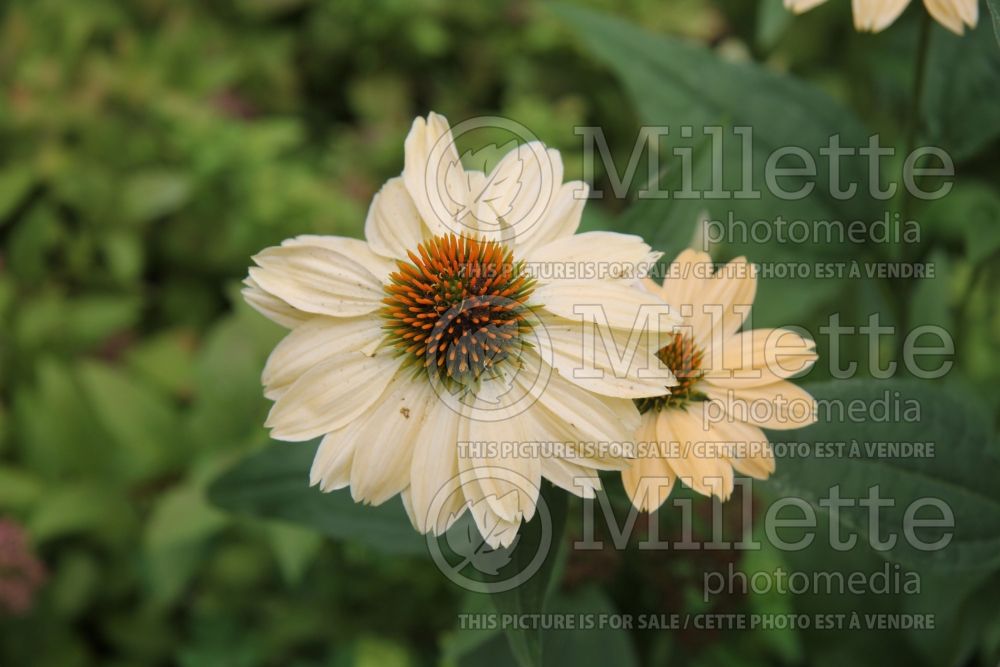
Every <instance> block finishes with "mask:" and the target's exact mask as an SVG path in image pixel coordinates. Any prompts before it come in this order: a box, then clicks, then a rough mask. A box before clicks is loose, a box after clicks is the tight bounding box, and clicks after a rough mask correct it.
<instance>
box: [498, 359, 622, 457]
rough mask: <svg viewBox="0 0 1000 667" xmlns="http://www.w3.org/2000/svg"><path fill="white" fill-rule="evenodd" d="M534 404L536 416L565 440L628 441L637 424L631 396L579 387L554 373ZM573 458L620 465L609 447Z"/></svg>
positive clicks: (576, 441)
mask: <svg viewBox="0 0 1000 667" xmlns="http://www.w3.org/2000/svg"><path fill="white" fill-rule="evenodd" d="M516 381H518V382H522V379H521V378H520V377H518V378H517V379H516ZM522 386H523V385H522ZM530 390H531V391H537V389H530ZM537 406H538V407H539V408H540V412H538V418H539V419H542V420H545V421H546V422H548V423H549V425H550V430H551V432H556V433H563V434H564V435H563V437H562V438H560V440H561V441H566V442H575V443H593V442H597V443H615V442H618V443H621V442H629V441H631V439H632V433H633V432H634V431H635V428H636V427H637V426H638V425H639V411H638V410H637V409H636V407H635V404H634V403H633V402H632V401H631V400H628V399H621V398H609V397H605V396H598V395H597V394H591V393H588V392H585V391H580V389H579V387H576V386H574V385H573V384H571V383H570V382H569V381H568V380H565V379H563V378H562V377H560V376H559V375H555V374H554V375H552V376H551V377H550V378H549V381H548V383H547V384H546V385H545V387H544V388H542V389H541V391H540V393H539V396H538V403H537ZM533 407H534V406H533ZM573 462H574V463H577V464H579V465H585V466H589V467H596V468H603V469H613V468H620V467H622V465H623V462H622V460H621V459H619V458H617V457H616V456H614V455H613V453H612V452H610V451H608V452H598V455H597V457H596V458H586V457H582V458H574V459H573Z"/></svg>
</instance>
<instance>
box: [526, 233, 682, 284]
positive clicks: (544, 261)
mask: <svg viewBox="0 0 1000 667" xmlns="http://www.w3.org/2000/svg"><path fill="white" fill-rule="evenodd" d="M661 255H662V253H659V252H653V251H652V250H651V249H650V247H649V244H647V243H646V242H644V241H643V240H642V238H641V237H638V236H634V235H632V234H619V233H617V232H585V233H583V234H576V235H574V236H568V237H564V238H561V239H558V240H555V241H552V242H550V243H547V244H545V245H543V246H540V247H538V248H535V249H534V250H532V251H531V252H529V253H528V254H527V255H525V261H526V262H527V264H528V265H529V269H531V270H536V271H537V275H538V278H539V280H540V281H542V282H549V280H548V279H547V278H546V276H547V275H553V274H555V275H560V274H559V273H557V272H560V271H561V275H562V276H566V275H567V272H568V271H569V270H579V269H580V268H583V269H584V270H587V271H593V272H595V273H594V274H593V277H597V278H600V279H602V280H605V279H608V280H614V279H624V280H636V279H638V278H641V277H644V276H645V275H646V274H647V273H648V272H649V270H650V269H652V267H653V265H654V264H655V262H656V260H658V259H659V258H660V256H661ZM535 265H544V266H535ZM586 277H591V276H586ZM556 280H558V278H557V279H556Z"/></svg>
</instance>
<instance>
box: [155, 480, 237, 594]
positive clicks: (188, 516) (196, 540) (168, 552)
mask: <svg viewBox="0 0 1000 667" xmlns="http://www.w3.org/2000/svg"><path fill="white" fill-rule="evenodd" d="M226 522H227V518H226V516H225V515H224V514H223V513H221V512H219V511H218V510H217V509H216V508H215V507H212V506H211V505H209V504H208V502H207V499H206V498H205V495H204V489H203V488H202V487H201V485H199V484H197V483H186V484H184V485H181V486H178V487H176V488H174V489H171V490H170V491H169V492H167V493H165V494H164V495H162V496H160V497H159V499H158V500H157V503H156V507H155V508H154V510H153V514H152V516H151V517H150V519H149V523H148V524H147V525H146V529H145V535H144V545H143V546H144V550H145V556H146V561H147V566H148V568H149V571H148V586H149V588H150V591H151V597H152V599H153V601H155V602H157V603H159V604H166V603H169V602H171V601H173V600H174V599H176V597H177V596H178V595H180V594H181V592H182V591H183V590H184V587H185V586H186V585H187V583H188V581H189V580H190V578H191V577H192V576H193V575H194V573H195V571H196V569H197V567H198V565H199V564H200V562H201V560H202V558H203V553H202V549H201V547H202V545H203V544H204V543H205V542H206V541H207V540H208V539H209V538H210V537H212V536H213V535H214V534H215V533H216V532H218V531H219V530H220V529H221V528H222V527H223V526H224V525H225V524H226Z"/></svg>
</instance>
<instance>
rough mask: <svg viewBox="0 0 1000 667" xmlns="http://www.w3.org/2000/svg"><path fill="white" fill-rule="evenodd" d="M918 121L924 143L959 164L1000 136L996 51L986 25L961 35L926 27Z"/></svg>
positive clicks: (999, 67)
mask: <svg viewBox="0 0 1000 667" xmlns="http://www.w3.org/2000/svg"><path fill="white" fill-rule="evenodd" d="M932 30H933V34H932V35H931V44H930V53H929V54H928V56H927V58H928V61H927V79H926V82H925V84H924V96H923V115H924V125H925V126H926V130H927V134H928V137H927V139H928V140H929V143H931V144H933V145H937V146H941V147H942V148H944V149H945V150H947V151H948V152H949V153H950V154H951V156H952V158H953V159H955V160H964V159H967V158H970V157H972V156H974V155H976V154H977V153H978V152H980V151H981V150H983V149H985V148H987V147H988V146H989V145H990V143H991V142H992V141H993V140H994V139H996V138H997V136H998V135H1000V101H998V100H997V94H996V93H997V90H998V89H1000V49H997V45H996V44H995V43H994V38H993V37H994V36H993V34H991V31H990V29H989V26H988V25H987V24H986V21H981V22H980V23H979V25H978V26H977V27H976V28H973V29H972V30H970V31H969V32H968V33H967V34H965V35H961V36H960V35H955V34H953V33H951V32H949V31H948V30H945V29H944V28H942V27H940V26H937V25H935V26H933V27H932Z"/></svg>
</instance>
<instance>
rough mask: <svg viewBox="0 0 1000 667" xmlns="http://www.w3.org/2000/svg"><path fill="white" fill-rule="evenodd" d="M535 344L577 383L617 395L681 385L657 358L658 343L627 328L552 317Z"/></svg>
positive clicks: (544, 323) (542, 325) (641, 393)
mask: <svg viewBox="0 0 1000 667" xmlns="http://www.w3.org/2000/svg"><path fill="white" fill-rule="evenodd" d="M535 331H536V335H535V336H534V337H533V339H532V342H533V343H534V345H535V348H536V349H537V351H538V354H539V355H540V356H541V357H542V358H543V359H544V360H545V361H546V362H547V363H549V364H551V365H552V367H553V368H555V370H556V371H558V372H559V374H560V375H562V377H564V378H566V379H567V380H569V381H570V382H572V383H573V384H575V385H577V386H579V387H581V388H583V389H586V390H587V391H591V392H594V393H598V394H603V395H605V396H614V397H617V398H645V397H652V396H661V395H663V394H665V393H666V392H667V387H670V386H673V385H675V384H677V381H676V380H675V379H674V376H673V374H672V373H671V372H670V369H668V368H666V367H665V366H664V365H663V364H662V363H661V362H660V361H659V359H658V358H657V357H656V352H657V350H658V349H659V347H660V345H659V343H658V342H657V341H656V340H654V339H653V338H652V337H651V336H649V335H646V334H645V333H643V332H642V331H641V330H632V331H625V330H624V329H610V328H608V327H598V326H594V325H593V324H584V323H580V322H572V321H570V320H566V319H563V318H557V317H551V316H547V317H544V318H542V319H541V321H540V327H539V328H536V330H535Z"/></svg>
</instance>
